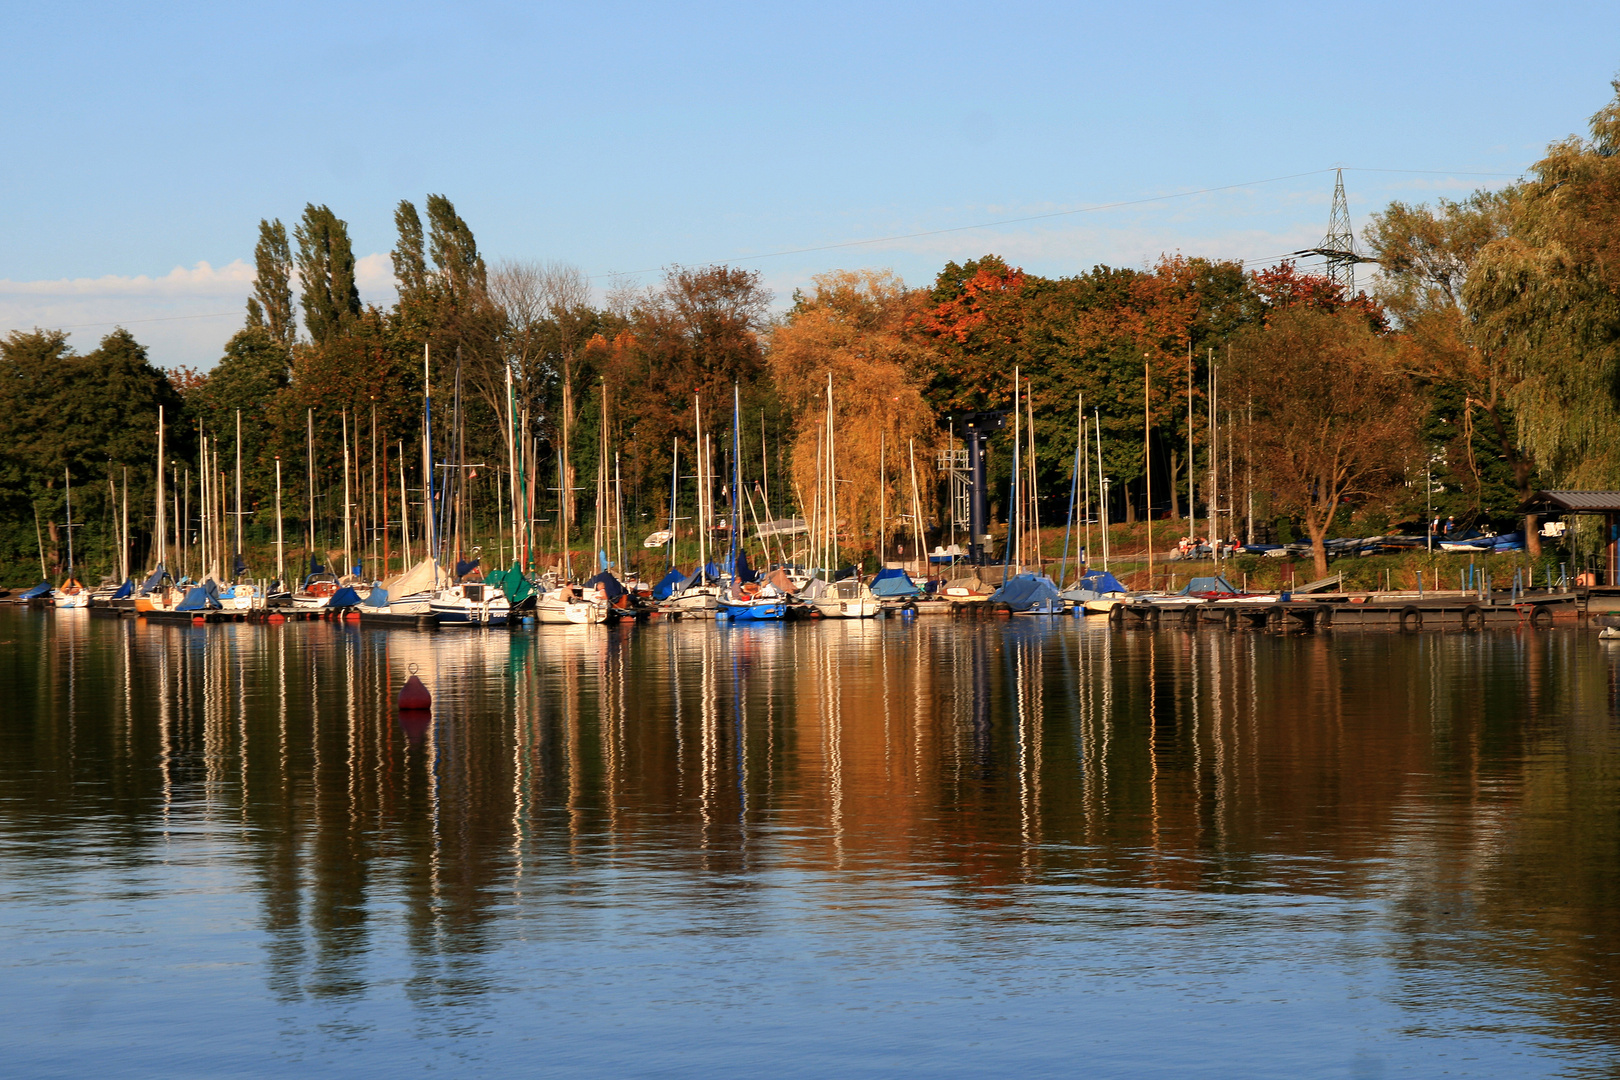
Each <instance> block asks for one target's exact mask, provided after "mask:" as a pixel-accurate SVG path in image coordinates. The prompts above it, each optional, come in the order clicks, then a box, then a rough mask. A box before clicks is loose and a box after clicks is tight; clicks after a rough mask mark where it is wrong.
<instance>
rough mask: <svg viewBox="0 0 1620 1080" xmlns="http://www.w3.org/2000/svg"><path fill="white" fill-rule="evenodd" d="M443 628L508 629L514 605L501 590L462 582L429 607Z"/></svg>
mask: <svg viewBox="0 0 1620 1080" xmlns="http://www.w3.org/2000/svg"><path fill="white" fill-rule="evenodd" d="M428 612H429V613H430V614H433V615H437V616H438V618H439V625H440V626H505V625H506V620H507V619H508V618H509V617H510V616H511V613H512V605H511V603H510V602H509V601H508V600H507V599H506V594H505V593H504V592H502V591H501V589H500V587H499V586H496V585H489V584H486V583H484V582H481V581H480V582H463V583H461V584H458V585H451V586H450V587H449V588H445V589H440V590H439V591H438V592H437V593H435V594H434V596H433V599H432V600H431V601H430V602H429V603H428Z"/></svg>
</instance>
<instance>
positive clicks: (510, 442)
mask: <svg viewBox="0 0 1620 1080" xmlns="http://www.w3.org/2000/svg"><path fill="white" fill-rule="evenodd" d="M515 406H516V402H515V400H514V399H513V395H512V369H511V367H510V366H508V367H507V368H506V482H507V492H508V494H510V495H511V497H512V561H513V562H517V563H521V560H520V559H519V557H518V547H519V541H518V482H517V472H518V467H517V425H516V423H515V420H516V417H515V416H514V415H513V414H514V413H515V412H516V411H517V410H516V408H515Z"/></svg>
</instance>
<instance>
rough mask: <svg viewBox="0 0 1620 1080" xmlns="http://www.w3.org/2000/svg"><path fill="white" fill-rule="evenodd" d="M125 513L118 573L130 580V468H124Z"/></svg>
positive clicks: (122, 522)
mask: <svg viewBox="0 0 1620 1080" xmlns="http://www.w3.org/2000/svg"><path fill="white" fill-rule="evenodd" d="M122 501H123V513H122V516H121V520H120V522H119V526H118V536H119V543H120V545H121V547H120V550H119V555H118V568H119V569H118V573H119V577H121V578H122V579H123V580H125V581H128V580H129V466H128V465H125V466H124V498H123V500H122Z"/></svg>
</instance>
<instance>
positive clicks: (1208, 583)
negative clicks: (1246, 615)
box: [1181, 576, 1238, 596]
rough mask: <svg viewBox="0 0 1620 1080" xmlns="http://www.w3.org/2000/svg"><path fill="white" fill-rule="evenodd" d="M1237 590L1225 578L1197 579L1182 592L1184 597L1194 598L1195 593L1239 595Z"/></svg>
mask: <svg viewBox="0 0 1620 1080" xmlns="http://www.w3.org/2000/svg"><path fill="white" fill-rule="evenodd" d="M1237 592H1238V591H1237V589H1236V588H1235V587H1234V586H1233V585H1232V583H1231V582H1230V581H1227V580H1226V579H1225V578H1223V577H1219V576H1217V577H1195V578H1193V579H1192V580H1191V581H1189V582H1187V587H1186V588H1185V589H1182V590H1181V595H1182V596H1192V595H1193V594H1195V593H1229V594H1231V595H1232V596H1236V595H1237Z"/></svg>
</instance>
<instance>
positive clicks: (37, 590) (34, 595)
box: [17, 581, 51, 600]
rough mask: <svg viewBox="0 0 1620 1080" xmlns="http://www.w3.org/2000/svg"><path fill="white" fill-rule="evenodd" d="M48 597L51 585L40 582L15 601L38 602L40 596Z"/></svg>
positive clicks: (46, 582)
mask: <svg viewBox="0 0 1620 1080" xmlns="http://www.w3.org/2000/svg"><path fill="white" fill-rule="evenodd" d="M49 595H51V583H50V582H48V581H42V582H40V583H39V584H38V585H35V586H34V587H33V588H32V589H29V590H28V591H27V592H25V593H23V594H22V595H21V596H20V597H18V598H17V599H19V600H38V599H39V598H40V597H42V596H49Z"/></svg>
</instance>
